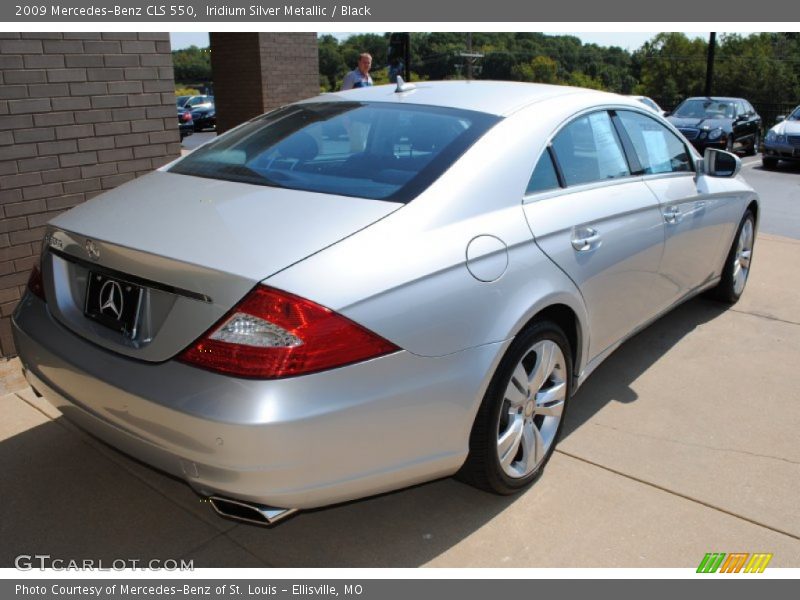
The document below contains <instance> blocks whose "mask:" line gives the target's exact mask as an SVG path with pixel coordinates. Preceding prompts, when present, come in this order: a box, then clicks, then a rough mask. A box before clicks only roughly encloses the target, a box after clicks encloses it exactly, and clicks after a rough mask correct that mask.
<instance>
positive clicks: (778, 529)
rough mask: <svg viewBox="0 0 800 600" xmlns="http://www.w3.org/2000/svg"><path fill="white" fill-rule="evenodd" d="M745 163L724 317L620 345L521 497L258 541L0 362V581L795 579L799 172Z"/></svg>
mask: <svg viewBox="0 0 800 600" xmlns="http://www.w3.org/2000/svg"><path fill="white" fill-rule="evenodd" d="M193 137H194V136H193ZM746 162H748V163H749V165H747V166H745V169H744V175H745V177H746V178H748V179H749V180H751V181H752V182H753V184H754V185H756V186H757V187H758V188H759V189H760V190H761V191H762V193H763V194H766V193H767V192H765V191H764V190H768V193H769V194H770V195H769V196H768V197H767V196H765V198H764V211H765V212H764V218H763V221H762V231H761V233H762V235H760V237H759V239H758V241H757V244H756V249H755V254H754V264H753V266H754V268H753V270H752V275H751V280H750V282H749V285H748V289H747V291H746V292H745V295H744V297H743V298H742V300H741V301H740V302H739V303H738V304H737V305H736V306H735V307H733V308H730V309H726V307H725V306H723V305H720V304H718V303H715V302H713V301H710V300H707V299H705V298H698V299H695V300H692V301H690V302H688V303H686V304H684V305H683V306H681V307H679V308H678V309H676V310H675V311H673V312H672V313H670V314H669V315H667V316H666V317H664V318H663V319H661V320H660V321H658V322H657V323H655V324H654V325H652V326H651V327H649V328H648V329H646V330H645V331H643V332H642V333H640V334H639V335H638V336H636V337H635V338H633V339H632V340H630V341H629V342H627V343H626V344H625V345H624V346H623V347H621V348H620V349H619V350H618V351H617V352H616V353H615V354H614V355H613V356H612V357H611V358H610V359H609V360H608V361H606V363H605V364H603V365H602V366H601V367H600V368H599V369H598V370H597V371H596V372H595V373H594V374H593V375H592V376H591V378H590V379H589V380H588V381H587V382H586V384H585V386H584V387H583V388H582V389H581V391H580V392H579V393H578V395H577V396H576V397H575V398H574V400H573V401H572V403H571V405H570V411H569V414H568V416H567V421H566V434H565V437H564V438H563V439H562V442H561V444H560V446H559V449H558V450H557V452H556V454H555V455H554V457H553V460H552V462H551V463H550V465H549V466H548V469H547V472H546V473H545V474H544V476H543V477H542V479H541V480H540V481H539V482H538V483H537V484H536V485H535V486H533V487H532V488H530V489H529V490H527V491H526V492H525V493H524V494H522V495H520V496H517V497H512V498H500V497H495V496H490V495H487V494H485V493H482V492H479V491H476V490H474V489H472V488H469V487H467V486H465V485H462V484H460V483H457V482H455V481H453V480H451V479H447V480H441V481H437V482H433V483H430V484H426V485H421V486H417V487H415V488H413V489H409V490H404V491H400V492H396V493H392V494H387V495H384V496H381V497H378V498H372V499H368V500H364V501H360V502H353V503H349V504H346V505H342V506H337V507H333V508H329V509H324V510H316V511H308V512H304V513H300V514H298V515H297V516H295V517H293V518H291V519H289V520H287V521H285V522H284V523H282V524H279V525H278V526H276V527H274V528H271V529H262V528H258V527H252V526H248V525H241V524H235V523H232V522H229V521H225V520H221V519H219V518H217V517H216V516H215V515H214V514H213V513H212V511H211V509H210V507H209V506H208V505H207V504H205V503H203V502H202V501H201V500H200V499H199V498H197V497H196V496H195V495H194V494H193V493H192V492H191V491H190V490H189V488H188V487H187V486H185V485H184V484H182V483H181V482H179V481H176V480H173V479H171V478H169V477H167V476H165V475H162V474H160V473H157V472H154V471H152V470H150V469H149V468H147V467H144V466H142V465H141V464H139V463H137V462H135V461H133V460H130V459H128V458H126V457H124V456H122V455H120V454H119V453H117V452H116V451H114V450H112V449H110V448H107V447H106V446H104V445H103V444H101V443H99V442H97V441H95V440H93V439H92V438H90V437H88V436H86V435H84V434H83V433H81V432H80V431H78V430H76V429H75V428H74V427H72V426H71V425H70V424H69V423H67V422H65V421H64V419H62V418H59V415H58V413H57V412H56V411H55V410H54V409H53V408H51V407H49V406H48V405H47V404H46V403H44V402H43V401H41V400H39V399H37V398H36V397H35V396H34V395H33V393H32V392H31V391H30V389H28V388H27V386H26V385H25V383H24V381H23V380H22V378H21V375H20V373H19V368H18V362H17V361H16V360H12V361H9V362H5V363H0V410H1V411H2V414H3V418H2V420H0V471H2V473H3V481H4V482H5V483H6V485H4V488H5V490H4V494H3V496H4V501H5V506H4V507H3V511H2V515H3V516H2V517H1V518H0V539H2V540H3V544H2V545H0V566H11V564H12V563H13V559H14V557H15V556H16V555H17V554H36V553H41V554H50V555H52V556H53V557H61V558H95V559H98V558H102V559H107V560H112V559H115V558H179V557H184V558H192V559H194V560H195V566H198V567H199V566H216V567H222V566H225V567H230V566H236V567H255V566H317V567H339V566H380V567H414V566H423V565H425V566H450V567H453V566H515V567H532V566H537V567H568V566H569V567H646V566H647V567H695V566H696V565H697V564H698V563H699V562H700V560H701V559H702V557H703V555H704V554H705V553H706V552H712V551H716V552H771V553H773V554H774V558H773V561H772V563H771V567H773V566H774V567H779V566H784V567H787V566H792V567H798V566H800V502H798V500H797V499H798V497H800V444H798V442H797V441H798V433H797V432H798V431H800V371H798V369H797V365H798V364H800V294H798V293H797V290H798V283H797V282H798V281H800V226H798V227H796V226H794V225H792V223H793V221H792V219H793V218H797V216H798V214H800V206H799V205H798V204H797V203H794V204H793V205H792V204H791V203H790V202H791V199H792V198H794V199H797V200H798V201H800V199H798V198H797V196H798V191H799V190H800V188H798V185H800V172H798V171H797V170H794V171H792V170H787V171H786V172H785V173H784V172H781V173H772V172H765V171H762V170H761V169H760V167H759V166H756V165H757V163H755V162H754V161H753V159H748V160H747V161H746ZM772 186H774V187H772ZM762 187H763V188H764V189H762ZM787 198H788V199H789V200H787ZM780 211H787V212H788V215H789V216H778V213H780ZM780 227H785V229H782V230H780V231H778V233H780V234H781V235H780V236H778V235H772V234H770V233H769V232H770V231H773V233H774V232H775V230H776V229H780Z"/></svg>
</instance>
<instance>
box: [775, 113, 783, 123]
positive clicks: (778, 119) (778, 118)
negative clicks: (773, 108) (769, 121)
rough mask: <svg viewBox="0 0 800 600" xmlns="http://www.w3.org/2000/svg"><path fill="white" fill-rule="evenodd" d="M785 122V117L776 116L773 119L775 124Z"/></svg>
mask: <svg viewBox="0 0 800 600" xmlns="http://www.w3.org/2000/svg"><path fill="white" fill-rule="evenodd" d="M785 120H786V115H778V116H777V117H776V118H775V122H776V123H780V122H782V121H785Z"/></svg>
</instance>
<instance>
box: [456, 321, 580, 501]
mask: <svg viewBox="0 0 800 600" xmlns="http://www.w3.org/2000/svg"><path fill="white" fill-rule="evenodd" d="M570 357H571V354H570V352H569V343H568V342H567V340H566V337H565V336H564V333H563V332H562V331H561V329H560V328H559V327H558V326H557V325H555V324H554V323H551V322H549V321H539V322H536V323H534V324H533V325H532V326H530V327H529V328H528V329H526V330H525V331H524V332H523V333H522V334H520V335H519V336H518V337H517V339H516V340H515V341H514V343H513V344H512V346H511V348H509V350H508V352H507V353H506V356H505V357H504V358H503V360H502V361H501V363H500V366H499V367H498V369H497V371H496V373H495V376H494V377H493V379H492V382H491V384H490V385H489V389H488V390H487V392H486V396H485V397H484V400H483V404H482V405H481V408H480V410H479V411H478V416H477V418H476V421H475V424H474V425H473V431H472V435H471V436H470V454H469V457H468V458H467V461H466V463H465V464H464V467H462V469H461V471H460V473H459V477H460V478H461V479H462V480H464V481H466V482H467V483H470V484H472V485H474V486H476V487H479V488H481V489H484V490H487V491H491V492H495V493H498V494H512V493H514V492H516V491H518V490H520V489H521V488H523V487H525V486H527V485H528V484H530V483H531V482H532V481H534V480H535V479H536V478H537V477H538V476H539V475H541V473H542V471H543V469H544V466H545V464H546V463H547V461H548V460H549V458H550V456H551V455H552V453H553V450H554V449H555V446H556V442H557V440H558V436H559V433H560V431H561V426H562V423H563V417H564V410H565V408H566V403H567V399H568V398H569V395H570V392H571V386H572V383H571V377H572V361H571V358H570Z"/></svg>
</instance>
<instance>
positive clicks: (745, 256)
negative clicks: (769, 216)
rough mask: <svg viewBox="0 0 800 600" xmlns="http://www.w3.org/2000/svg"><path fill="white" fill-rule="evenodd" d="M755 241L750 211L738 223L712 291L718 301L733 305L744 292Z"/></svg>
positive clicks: (754, 223) (754, 222)
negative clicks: (717, 280) (720, 274)
mask: <svg viewBox="0 0 800 600" xmlns="http://www.w3.org/2000/svg"><path fill="white" fill-rule="evenodd" d="M755 239H756V220H755V217H754V216H753V213H752V211H750V210H748V211H747V212H745V214H744V217H742V221H741V223H739V229H738V230H737V232H736V237H735V238H734V240H733V244H732V245H731V249H730V251H729V252H728V256H727V258H726V259H725V265H724V266H723V268H722V278H721V279H720V282H719V285H718V286H717V287H716V289H715V290H714V291H715V292H716V294H715V295H716V296H717V298H719V299H720V300H722V301H724V302H730V303H731V304H733V303H735V302H736V301H737V300H739V298H740V297H741V295H742V293H743V292H744V287H745V285H746V284H747V278H748V277H749V276H750V265H751V263H752V260H753V246H754V244H755Z"/></svg>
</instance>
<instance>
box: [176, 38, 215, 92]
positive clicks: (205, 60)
mask: <svg viewBox="0 0 800 600" xmlns="http://www.w3.org/2000/svg"><path fill="white" fill-rule="evenodd" d="M172 64H173V66H174V67H175V81H176V82H177V83H198V82H209V81H211V51H210V50H209V48H198V47H197V46H189V47H188V48H184V49H183V50H174V51H173V52H172Z"/></svg>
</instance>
